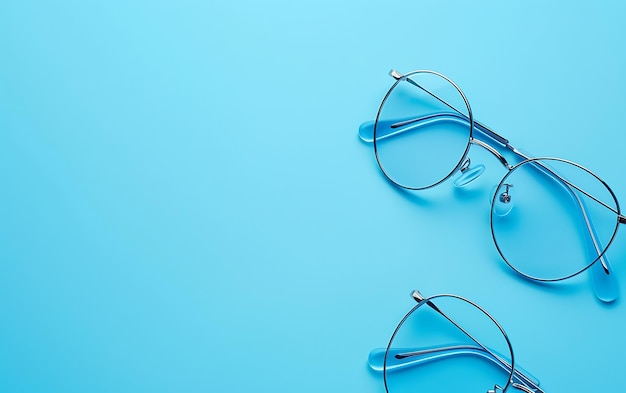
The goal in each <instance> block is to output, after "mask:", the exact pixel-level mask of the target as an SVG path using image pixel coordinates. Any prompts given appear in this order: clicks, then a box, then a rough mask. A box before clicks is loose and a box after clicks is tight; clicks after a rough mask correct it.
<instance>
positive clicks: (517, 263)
mask: <svg viewBox="0 0 626 393" xmlns="http://www.w3.org/2000/svg"><path fill="white" fill-rule="evenodd" d="M391 76H393V77H394V79H395V83H394V84H393V86H392V87H391V88H390V89H389V92H388V93H387V94H386V95H385V97H384V99H383V101H382V103H381V105H380V108H379V110H378V113H377V115H376V120H375V121H370V122H366V123H363V124H362V125H361V127H360V129H359V135H360V137H361V139H363V140H364V141H366V142H371V143H373V145H374V152H375V156H376V160H377V162H378V165H379V166H380V169H381V170H382V172H383V174H384V175H385V176H386V177H387V179H389V180H390V181H391V182H392V183H393V184H395V185H397V186H399V187H402V188H405V189H409V190H424V189H428V188H431V187H434V186H436V185H438V184H441V183H442V182H444V181H446V180H448V179H452V181H453V184H454V186H456V187H464V186H466V185H468V184H470V183H471V182H472V181H474V180H476V179H477V178H478V177H479V176H480V175H481V174H482V173H483V172H484V170H485V166H484V165H482V164H478V165H473V164H472V161H471V160H470V157H469V155H470V152H471V147H472V146H479V147H481V148H483V149H485V150H487V151H488V152H490V153H491V154H492V155H493V156H494V157H496V159H497V160H498V161H499V162H500V163H501V164H502V165H503V166H504V167H505V169H506V174H505V175H504V177H503V178H502V180H501V181H500V182H499V183H498V184H497V185H496V186H494V187H493V189H492V190H491V194H490V203H491V209H490V227H491V233H492V237H493V241H494V243H495V245H496V248H497V250H498V252H499V253H500V255H501V257H502V258H503V260H504V261H505V262H506V263H507V264H508V265H509V266H510V267H511V268H512V269H513V270H515V271H516V272H517V273H519V274H520V275H522V276H524V277H526V278H529V279H531V280H537V281H559V280H564V279H567V278H570V277H573V276H575V275H577V274H580V273H581V272H583V271H585V270H587V269H589V268H591V269H590V270H591V272H592V278H593V280H592V282H593V283H594V289H595V292H596V295H597V296H598V298H599V299H601V300H603V301H606V302H610V301H613V300H615V299H616V298H617V296H618V292H619V291H618V288H617V282H616V280H615V278H614V274H612V269H611V266H610V264H609V261H608V258H607V257H606V255H605V253H606V250H607V249H608V247H609V246H610V245H611V243H612V242H613V239H614V238H615V235H616V233H617V229H618V227H619V224H624V223H626V217H624V216H623V215H622V214H621V210H620V206H619V203H618V201H617V198H616V197H615V194H614V193H613V191H612V190H611V188H610V187H609V186H608V185H607V184H606V183H605V182H604V181H603V180H602V179H601V178H600V177H599V176H597V175H596V174H594V173H593V172H591V171H590V170H589V169H587V168H585V167H583V166H581V165H579V164H577V163H574V162H572V161H568V160H564V159H561V158H553V157H542V158H533V157H531V156H530V155H528V154H526V153H523V152H521V151H520V150H518V149H516V148H515V147H513V146H512V145H510V144H509V141H508V140H507V139H506V138H504V137H502V136H501V135H499V134H497V133H496V132H494V131H493V130H491V129H490V128H488V127H487V126H485V125H483V124H482V123H480V122H478V121H476V120H475V119H474V117H473V113H472V110H471V107H470V104H469V101H468V100H467V97H466V96H465V94H464V93H463V92H462V90H461V89H460V88H459V87H458V86H457V85H456V84H455V83H454V82H453V81H452V80H451V79H449V78H448V77H446V76H444V75H442V74H440V73H437V72H434V71H427V70H421V71H413V72H410V73H408V74H404V75H403V74H400V73H398V72H397V71H392V72H391Z"/></svg>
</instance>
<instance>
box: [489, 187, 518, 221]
mask: <svg viewBox="0 0 626 393" xmlns="http://www.w3.org/2000/svg"><path fill="white" fill-rule="evenodd" d="M496 187H498V186H493V188H492V189H491V194H489V195H491V198H490V199H489V203H491V201H493V212H494V213H495V214H496V215H497V216H499V217H504V216H506V215H507V214H509V213H510V212H511V210H512V209H513V206H514V203H513V202H514V201H513V196H514V195H515V191H514V188H513V184H502V185H501V186H500V188H499V189H497V190H496ZM494 195H495V196H496V198H495V199H494V198H493V196H494Z"/></svg>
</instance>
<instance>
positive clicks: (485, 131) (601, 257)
mask: <svg viewBox="0 0 626 393" xmlns="http://www.w3.org/2000/svg"><path fill="white" fill-rule="evenodd" d="M417 74H432V75H436V76H438V77H440V78H442V79H443V80H445V81H447V82H448V83H450V84H451V85H452V86H453V87H454V88H455V89H456V90H457V92H458V93H459V94H460V96H461V97H462V99H463V101H464V103H465V106H466V109H467V115H465V114H464V113H462V112H461V111H459V109H457V108H454V107H453V106H452V105H450V104H449V103H448V102H446V101H445V100H443V99H442V98H440V97H438V96H437V95H435V94H434V93H432V92H431V91H429V90H427V89H426V88H424V87H422V86H421V85H419V84H418V83H416V82H415V81H414V80H413V79H411V76H413V75H417ZM390 75H391V76H392V77H393V78H394V79H395V83H394V84H393V85H392V86H391V88H390V89H389V91H388V92H387V94H386V95H385V97H384V98H383V100H382V102H381V104H380V107H379V109H378V112H377V114H376V120H375V122H374V131H373V138H372V142H373V144H374V153H375V156H376V161H377V163H378V166H379V167H380V169H381V171H382V172H383V174H384V175H385V177H386V178H387V179H388V180H389V181H391V182H392V183H393V184H395V185H396V186H398V187H401V188H405V189H408V190H413V191H420V190H425V189H428V188H432V187H435V186H437V185H439V184H441V183H443V182H444V181H446V180H447V179H449V178H450V177H452V176H453V175H454V174H455V173H457V172H458V171H459V170H461V169H462V168H463V166H464V165H465V163H466V161H467V160H468V155H469V151H470V147H471V146H472V145H477V146H480V147H482V148H483V149H485V150H487V151H488V152H490V153H491V154H492V155H493V156H494V157H495V158H496V159H497V160H498V161H499V162H500V163H501V164H502V165H503V166H504V167H505V169H506V170H507V173H506V174H505V175H504V177H503V178H502V180H501V181H500V183H499V184H498V186H497V189H499V188H500V187H501V186H502V185H503V184H504V182H505V180H506V178H507V177H508V176H509V175H510V174H511V173H512V172H513V171H514V170H515V169H517V168H519V167H520V166H522V165H525V164H528V163H532V164H534V165H537V166H538V167H540V168H541V170H543V171H545V172H546V173H548V174H550V176H552V177H554V178H555V179H558V181H559V182H562V183H563V184H565V185H566V186H567V187H569V188H570V190H571V192H572V194H573V195H574V196H575V198H576V199H578V204H579V207H580V210H581V212H582V215H583V217H584V220H585V225H586V227H587V230H588V232H589V236H590V237H591V238H592V240H593V242H594V245H595V247H596V250H597V253H598V256H597V258H596V259H594V260H593V261H591V262H590V263H588V264H587V265H586V266H584V267H583V268H582V269H580V270H578V271H576V272H574V273H572V274H570V275H567V276H565V277H559V278H555V279H554V278H542V277H533V276H531V275H528V274H525V273H524V272H522V271H520V270H519V269H517V268H515V267H514V266H513V265H512V264H511V262H510V261H509V260H508V259H507V258H506V257H505V256H504V255H503V253H502V251H501V249H500V247H499V246H498V244H497V240H496V236H495V233H494V229H493V214H494V202H495V198H496V195H494V197H493V199H492V202H491V213H490V227H491V228H490V229H491V233H492V238H493V241H494V243H495V245H496V248H497V250H498V253H499V254H500V256H501V257H502V258H503V260H504V261H505V262H506V263H507V265H508V266H510V267H511V268H512V269H513V270H514V271H515V272H517V273H519V274H520V275H521V276H523V277H525V278H528V279H531V280H534V281H542V282H552V281H561V280H565V279H568V278H571V277H573V276H576V275H578V274H580V273H582V272H583V271H585V270H587V269H589V268H590V267H592V266H594V265H596V262H597V261H600V265H601V268H600V269H599V270H600V271H601V272H603V273H604V274H606V275H607V276H610V275H611V274H612V272H611V268H610V264H609V262H608V260H607V259H606V257H605V254H606V251H607V250H608V248H609V246H610V245H611V244H612V242H613V240H614V239H615V236H616V234H617V230H618V227H619V224H626V216H624V215H622V213H621V209H620V206H619V202H618V200H617V198H616V197H615V193H614V192H613V190H612V189H611V188H610V187H609V186H608V184H607V183H606V182H605V181H604V180H602V178H600V177H599V176H598V175H596V174H595V173H593V172H592V171H590V170H589V169H587V168H585V167H583V166H581V165H580V164H577V163H574V162H572V161H568V160H564V159H560V158H552V157H541V158H532V157H529V156H527V155H526V154H524V153H522V152H521V151H519V150H518V149H516V148H515V147H513V146H512V145H511V144H509V141H508V140H507V139H506V138H504V137H503V136H501V135H499V134H498V133H496V132H495V131H493V130H491V129H490V128H489V127H487V126H485V125H484V124H482V123H480V122H478V121H476V120H474V117H473V113H472V109H471V107H470V104H469V101H468V99H467V97H466V96H465V94H464V93H463V91H462V90H461V89H460V88H459V86H458V85H457V84H456V83H455V82H454V81H452V80H451V79H450V78H448V77H446V76H445V75H443V74H441V73H438V72H435V71H430V70H417V71H412V72H409V73H407V74H401V73H400V72H398V71H396V70H392V71H390ZM401 81H407V82H408V83H410V84H412V85H414V86H416V87H418V88H419V89H421V90H422V91H424V92H426V93H427V94H429V95H430V96H432V97H434V98H435V99H437V100H438V101H440V102H441V103H443V104H445V105H446V106H448V107H449V108H450V109H451V110H452V111H454V112H451V114H452V115H454V116H457V117H458V118H459V119H460V120H462V121H465V122H467V123H468V126H469V138H468V142H467V146H466V147H465V149H464V152H463V154H462V156H461V157H460V159H459V161H458V162H457V164H456V165H455V166H454V168H453V169H452V171H451V172H450V173H448V174H447V175H446V176H445V177H444V178H442V179H441V180H439V181H437V182H435V183H433V184H430V185H427V186H424V187H411V186H410V185H408V186H407V185H404V184H400V183H398V182H397V181H396V180H394V179H393V178H392V177H391V176H390V175H389V173H387V172H386V170H385V168H384V166H383V164H382V163H381V160H380V157H379V153H378V147H377V143H376V141H377V139H378V138H377V131H378V121H379V118H380V115H381V112H382V110H383V108H384V106H385V103H386V102H387V99H388V98H389V96H390V95H391V93H392V92H393V91H394V89H395V87H396V86H397V85H398V84H399V83H400V82H401ZM455 113H456V114H455ZM436 116H437V115H436V114H431V115H428V116H425V117H424V118H417V119H412V120H408V121H403V122H402V125H406V124H409V123H410V122H417V121H423V120H431V119H434V118H435V117H436ZM392 127H393V126H392ZM475 130H479V131H480V133H481V134H482V135H483V136H484V137H485V138H483V139H489V140H491V141H492V142H493V143H494V145H492V144H490V143H488V142H486V141H483V140H481V139H477V138H475V135H474V134H475ZM382 138H384V136H383V137H381V138H380V139H382ZM496 145H498V146H500V147H501V148H503V149H505V150H507V151H509V152H511V153H512V154H513V155H514V156H515V157H516V158H518V159H519V161H520V162H519V163H517V164H515V165H511V164H509V162H508V161H507V159H506V158H505V157H504V155H503V154H501V153H500V152H499V151H498V149H497V148H496V147H494V146H496ZM548 159H551V160H558V161H562V162H566V163H569V164H572V165H574V166H576V167H578V168H580V169H582V170H584V171H586V172H588V173H589V174H591V175H592V176H594V177H595V178H596V179H598V180H599V181H600V182H601V183H602V184H603V185H604V186H605V187H606V188H607V190H608V191H609V193H610V195H611V196H612V197H613V199H614V201H615V206H616V208H615V209H614V208H612V207H611V206H608V205H607V204H605V203H603V202H602V201H600V200H598V199H597V198H595V197H594V196H593V195H589V194H588V193H586V192H585V191H584V190H582V189H580V188H579V187H577V186H576V185H574V184H572V183H570V182H569V181H567V179H564V178H563V177H561V176H559V175H558V174H556V173H554V172H553V171H552V170H550V169H549V168H547V167H545V166H544V165H543V164H542V163H541V160H548ZM573 190H576V191H578V192H581V193H583V194H585V195H587V196H588V197H590V198H592V199H593V200H595V201H597V202H598V203H600V204H602V205H603V206H605V207H606V208H608V209H610V210H611V211H613V212H614V213H615V214H616V224H615V229H614V231H613V234H612V236H611V238H610V240H609V241H608V243H607V244H606V246H605V247H604V250H602V249H601V246H600V244H599V242H598V240H597V239H596V237H595V233H594V230H593V226H592V224H591V222H590V219H589V217H588V215H587V213H586V211H585V208H584V205H583V204H582V202H580V199H579V198H578V196H577V195H576V193H574V192H573ZM592 270H593V269H592ZM594 274H598V273H594ZM593 282H594V285H595V282H596V281H595V280H594V281H593ZM597 293H598V291H597V290H596V294H597ZM598 297H600V296H598ZM601 300H603V301H611V300H613V299H608V300H605V299H601Z"/></svg>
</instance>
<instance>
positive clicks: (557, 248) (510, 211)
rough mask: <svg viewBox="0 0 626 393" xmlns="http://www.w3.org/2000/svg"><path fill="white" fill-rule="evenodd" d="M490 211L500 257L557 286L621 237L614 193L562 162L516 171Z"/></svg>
mask: <svg viewBox="0 0 626 393" xmlns="http://www.w3.org/2000/svg"><path fill="white" fill-rule="evenodd" d="M507 191H508V192H507ZM511 191H514V192H511ZM507 205H508V207H507ZM491 206H492V207H491V231H492V235H493V239H494V241H495V243H496V247H497V248H498V251H499V252H500V255H501V256H502V258H504V260H505V261H506V262H507V263H508V264H509V265H510V266H511V267H512V268H513V269H514V270H516V271H517V272H519V273H520V274H522V275H524V276H526V277H529V278H532V279H537V280H542V281H555V280H561V279H564V278H568V277H571V276H573V275H576V274H578V273H580V272H581V271H583V270H585V269H586V268H588V267H589V266H591V264H593V263H594V262H595V261H597V260H598V258H599V257H600V256H601V255H602V254H604V252H605V250H606V249H607V247H608V246H609V245H610V244H611V242H612V241H613V238H614V237H615V233H616V232H617V226H618V213H619V205H618V203H617V199H616V198H615V195H614V194H613V192H612V191H611V190H610V189H609V188H608V186H607V185H606V184H605V183H604V182H603V181H602V180H601V179H600V178H598V177H597V176H596V175H595V174H593V173H592V172H590V171H589V170H587V169H585V168H584V167H582V166H580V165H578V164H575V163H573V162H570V161H566V160H562V159H555V158H537V159H531V160H527V161H524V162H522V163H520V164H518V165H516V166H514V167H513V169H512V170H511V171H510V172H509V173H508V174H507V175H506V176H505V177H504V179H502V181H501V182H500V184H499V185H498V186H497V189H496V191H495V193H494V195H493V198H492V204H491ZM502 212H506V214H502Z"/></svg>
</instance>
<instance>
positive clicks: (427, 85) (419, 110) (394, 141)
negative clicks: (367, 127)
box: [374, 71, 473, 190]
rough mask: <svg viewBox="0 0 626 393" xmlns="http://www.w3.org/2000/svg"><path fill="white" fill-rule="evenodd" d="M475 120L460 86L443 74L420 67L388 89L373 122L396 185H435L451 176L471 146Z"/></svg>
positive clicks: (381, 158)
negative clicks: (420, 68) (420, 69)
mask: <svg viewBox="0 0 626 393" xmlns="http://www.w3.org/2000/svg"><path fill="white" fill-rule="evenodd" d="M472 128H473V120H472V113H471V110H470V107H469V103H468V102H467V99H466V98H465V95H464V94H463V93H462V92H461V90H460V89H459V88H458V87H457V86H456V85H455V84H454V83H453V82H452V81H451V80H449V79H447V78H446V77H444V76H443V75H440V74H437V73H435V72H432V71H416V72H412V73H409V74H406V75H404V76H403V77H402V78H400V79H399V80H398V81H397V82H396V83H395V84H394V85H393V87H392V88H391V90H389V92H388V93H387V96H386V97H385V99H384V100H383V102H382V104H381V106H380V109H379V111H378V115H377V116H376V122H375V124H374V151H375V152H376V159H377V160H378V164H379V165H380V168H381V169H382V171H383V172H384V173H385V175H386V176H387V177H388V178H389V179H390V180H391V181H392V182H394V183H395V184H397V185H399V186H401V187H404V188H409V189H415V190H418V189H424V188H428V187H432V186H434V185H436V184H438V183H440V182H442V181H443V180H445V179H447V178H448V177H450V176H451V175H452V174H453V173H454V171H455V170H456V169H458V168H459V166H460V165H461V161H462V160H463V158H464V157H465V155H466V153H467V150H468V149H469V144H470V137H471V135H472Z"/></svg>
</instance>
